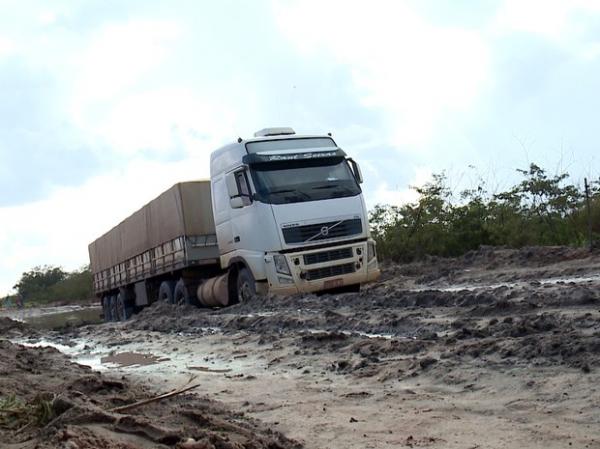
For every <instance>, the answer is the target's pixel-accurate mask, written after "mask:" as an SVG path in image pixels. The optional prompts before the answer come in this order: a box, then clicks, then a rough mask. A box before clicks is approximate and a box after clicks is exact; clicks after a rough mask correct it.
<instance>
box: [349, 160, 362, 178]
mask: <svg viewBox="0 0 600 449" xmlns="http://www.w3.org/2000/svg"><path fill="white" fill-rule="evenodd" d="M350 164H351V165H352V171H353V172H354V177H355V178H356V182H358V183H359V184H362V183H363V177H362V172H361V171H360V166H359V165H358V163H357V162H356V161H355V160H354V159H350Z"/></svg>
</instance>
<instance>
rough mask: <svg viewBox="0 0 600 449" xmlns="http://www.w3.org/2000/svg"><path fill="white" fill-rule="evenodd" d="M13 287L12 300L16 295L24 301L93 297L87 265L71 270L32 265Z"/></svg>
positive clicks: (59, 300)
mask: <svg viewBox="0 0 600 449" xmlns="http://www.w3.org/2000/svg"><path fill="white" fill-rule="evenodd" d="M14 288H15V289H16V291H17V294H16V295H14V297H13V302H15V301H14V300H15V299H16V297H20V298H22V299H23V301H24V302H25V303H49V302H81V301H85V300H87V299H90V298H92V297H93V293H92V274H91V272H90V270H89V267H84V268H82V269H80V270H76V271H73V272H66V271H63V269H62V268H60V267H53V266H47V265H46V266H41V267H40V266H38V267H34V268H33V269H31V270H30V271H28V272H25V273H23V275H22V276H21V279H20V280H19V282H18V283H17V284H16V285H15V286H14Z"/></svg>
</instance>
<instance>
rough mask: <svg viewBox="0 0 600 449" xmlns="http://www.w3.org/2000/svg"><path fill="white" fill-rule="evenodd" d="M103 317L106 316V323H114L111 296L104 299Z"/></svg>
mask: <svg viewBox="0 0 600 449" xmlns="http://www.w3.org/2000/svg"><path fill="white" fill-rule="evenodd" d="M102 315H103V316H104V322H105V323H110V322H111V321H112V315H111V312H110V296H103V297H102Z"/></svg>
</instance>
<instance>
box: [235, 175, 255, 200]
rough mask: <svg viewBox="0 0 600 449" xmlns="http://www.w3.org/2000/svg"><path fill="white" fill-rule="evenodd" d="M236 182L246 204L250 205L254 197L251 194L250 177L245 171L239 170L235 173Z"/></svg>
mask: <svg viewBox="0 0 600 449" xmlns="http://www.w3.org/2000/svg"><path fill="white" fill-rule="evenodd" d="M235 182H236V184H237V187H238V192H240V196H241V197H242V200H243V201H244V206H248V205H250V204H251V203H252V197H251V196H250V185H249V184H248V178H247V177H246V172H245V171H239V172H236V173H235Z"/></svg>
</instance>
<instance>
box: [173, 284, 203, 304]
mask: <svg viewBox="0 0 600 449" xmlns="http://www.w3.org/2000/svg"><path fill="white" fill-rule="evenodd" d="M189 290H190V289H188V287H187V286H186V284H185V281H184V280H183V279H179V280H178V281H177V284H175V289H174V291H173V301H174V303H175V304H176V305H178V306H184V305H189V306H197V305H199V303H198V298H196V292H195V291H194V292H190V291H189Z"/></svg>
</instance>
